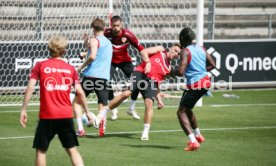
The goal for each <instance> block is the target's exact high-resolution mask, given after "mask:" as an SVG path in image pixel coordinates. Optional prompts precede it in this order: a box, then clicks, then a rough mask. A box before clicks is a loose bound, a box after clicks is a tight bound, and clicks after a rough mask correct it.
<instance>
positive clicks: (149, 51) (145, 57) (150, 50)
mask: <svg viewBox="0 0 276 166" xmlns="http://www.w3.org/2000/svg"><path fill="white" fill-rule="evenodd" d="M164 50H165V48H164V47H163V46H155V47H149V48H146V49H144V50H143V51H141V52H140V54H141V57H142V60H143V61H144V62H146V63H147V64H146V67H145V71H144V72H145V73H148V72H150V70H151V63H150V59H149V57H150V55H153V54H156V53H158V52H162V51H164Z"/></svg>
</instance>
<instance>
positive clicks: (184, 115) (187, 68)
mask: <svg viewBox="0 0 276 166" xmlns="http://www.w3.org/2000/svg"><path fill="white" fill-rule="evenodd" d="M194 39H195V33H194V32H193V31H192V30H191V28H189V27H186V28H184V29H182V31H181V32H180V34H179V41H180V44H181V47H182V48H184V49H183V50H182V51H181V55H180V56H181V61H180V64H179V68H178V69H177V70H175V71H174V72H172V75H177V76H185V78H186V79H187V88H188V89H187V90H184V92H183V95H182V98H181V100H180V104H179V108H178V111H177V116H178V119H179V123H180V126H181V127H182V129H183V131H184V132H185V134H186V135H187V136H188V139H189V142H188V147H187V148H185V150H186V151H193V150H197V149H198V148H199V147H200V143H202V142H204V141H205V139H204V137H203V136H202V135H201V133H200V130H199V128H198V125H197V120H196V117H195V114H194V113H193V111H192V109H193V107H194V105H195V104H196V102H197V101H198V100H199V99H200V98H201V97H202V96H203V95H204V94H205V93H206V92H207V91H208V89H209V88H210V86H211V81H210V78H209V77H208V75H207V71H210V70H212V69H213V68H214V67H215V62H214V60H213V59H212V57H211V56H210V55H209V54H208V53H207V52H206V50H205V48H204V47H202V46H199V45H196V44H195V43H193V40H194Z"/></svg>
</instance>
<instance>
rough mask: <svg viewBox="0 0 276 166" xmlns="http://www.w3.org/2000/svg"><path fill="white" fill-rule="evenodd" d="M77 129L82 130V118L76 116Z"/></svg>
mask: <svg viewBox="0 0 276 166" xmlns="http://www.w3.org/2000/svg"><path fill="white" fill-rule="evenodd" d="M77 125H78V131H81V130H83V125H82V120H81V118H77Z"/></svg>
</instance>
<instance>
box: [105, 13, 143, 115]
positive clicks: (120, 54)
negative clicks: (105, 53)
mask: <svg viewBox="0 0 276 166" xmlns="http://www.w3.org/2000/svg"><path fill="white" fill-rule="evenodd" d="M104 35H105V36H106V37H107V38H108V39H109V40H110V41H111V43H112V46H113V57H112V63H111V71H110V72H111V73H110V75H111V77H113V80H115V79H114V77H115V75H114V74H115V70H116V68H119V69H121V70H122V72H123V73H124V74H125V76H126V77H127V78H130V76H131V74H132V73H133V70H134V66H133V64H132V60H131V56H130V55H129V54H128V47H129V46H130V45H132V46H134V47H135V48H136V49H137V50H138V51H139V52H141V51H142V50H143V49H144V47H143V46H142V45H141V44H140V43H139V41H138V39H137V37H136V36H135V35H134V34H133V33H132V32H130V31H129V30H128V29H125V28H123V25H122V19H121V17H120V16H113V17H112V19H111V28H107V29H106V30H105V32H104ZM138 94H139V91H135V92H133V94H132V95H131V100H130V107H129V110H128V112H127V113H128V114H129V115H131V116H132V117H133V118H134V119H140V117H139V115H138V114H137V113H136V111H135V101H136V100H137V97H138ZM113 98H114V94H113V90H110V91H109V98H108V99H109V100H112V99H113ZM117 112H118V110H117V109H114V110H112V111H111V113H112V116H111V119H112V120H116V119H117Z"/></svg>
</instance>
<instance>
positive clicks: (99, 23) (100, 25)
mask: <svg viewBox="0 0 276 166" xmlns="http://www.w3.org/2000/svg"><path fill="white" fill-rule="evenodd" d="M104 27H105V22H104V20H102V19H100V18H96V19H95V20H93V21H92V23H91V28H94V30H95V31H96V32H100V31H103V30H104Z"/></svg>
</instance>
